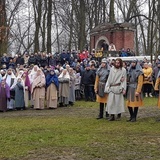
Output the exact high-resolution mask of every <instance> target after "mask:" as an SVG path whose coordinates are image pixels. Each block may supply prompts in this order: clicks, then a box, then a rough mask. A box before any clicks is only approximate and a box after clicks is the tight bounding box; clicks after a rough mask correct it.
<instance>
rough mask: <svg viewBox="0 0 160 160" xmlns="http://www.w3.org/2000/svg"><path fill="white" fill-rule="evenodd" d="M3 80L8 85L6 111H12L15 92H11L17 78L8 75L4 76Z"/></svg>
mask: <svg viewBox="0 0 160 160" xmlns="http://www.w3.org/2000/svg"><path fill="white" fill-rule="evenodd" d="M3 79H5V80H6V83H7V84H8V86H9V87H10V101H9V100H7V109H9V110H13V109H14V103H15V102H14V98H15V92H14V91H13V90H12V89H13V88H14V86H15V85H16V83H17V78H16V77H15V75H14V74H13V72H12V74H11V75H8V74H6V75H5V76H4V77H3Z"/></svg>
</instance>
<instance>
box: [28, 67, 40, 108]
mask: <svg viewBox="0 0 160 160" xmlns="http://www.w3.org/2000/svg"><path fill="white" fill-rule="evenodd" d="M38 69H40V68H39V67H38V65H35V66H33V68H32V69H31V70H30V71H29V74H28V77H29V81H30V85H31V86H32V83H33V81H34V79H35V77H36V75H37V70H38ZM29 96H30V104H31V107H32V108H33V107H34V101H33V99H32V96H31V92H29Z"/></svg>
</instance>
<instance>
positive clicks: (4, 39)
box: [0, 0, 8, 56]
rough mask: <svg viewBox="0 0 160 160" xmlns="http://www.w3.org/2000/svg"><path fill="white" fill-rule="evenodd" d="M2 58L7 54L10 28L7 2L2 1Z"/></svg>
mask: <svg viewBox="0 0 160 160" xmlns="http://www.w3.org/2000/svg"><path fill="white" fill-rule="evenodd" d="M0 7H1V10H0V29H1V33H0V56H2V55H3V53H7V44H8V27H7V17H6V7H5V0H0Z"/></svg>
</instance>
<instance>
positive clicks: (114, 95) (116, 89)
mask: <svg viewBox="0 0 160 160" xmlns="http://www.w3.org/2000/svg"><path fill="white" fill-rule="evenodd" d="M114 85H115V86H114ZM123 90H126V69H125V68H123V67H122V68H119V69H116V68H115V67H112V68H111V70H110V74H109V77H108V80H107V83H106V85H105V93H108V101H107V107H106V111H107V112H108V113H109V114H119V113H122V112H125V104H124V97H123Z"/></svg>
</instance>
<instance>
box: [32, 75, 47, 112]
mask: <svg viewBox="0 0 160 160" xmlns="http://www.w3.org/2000/svg"><path fill="white" fill-rule="evenodd" d="M45 83H46V81H45V76H44V74H41V75H39V76H37V77H36V78H35V79H34V81H33V83H32V90H31V93H32V98H33V101H34V109H44V100H45Z"/></svg>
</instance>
